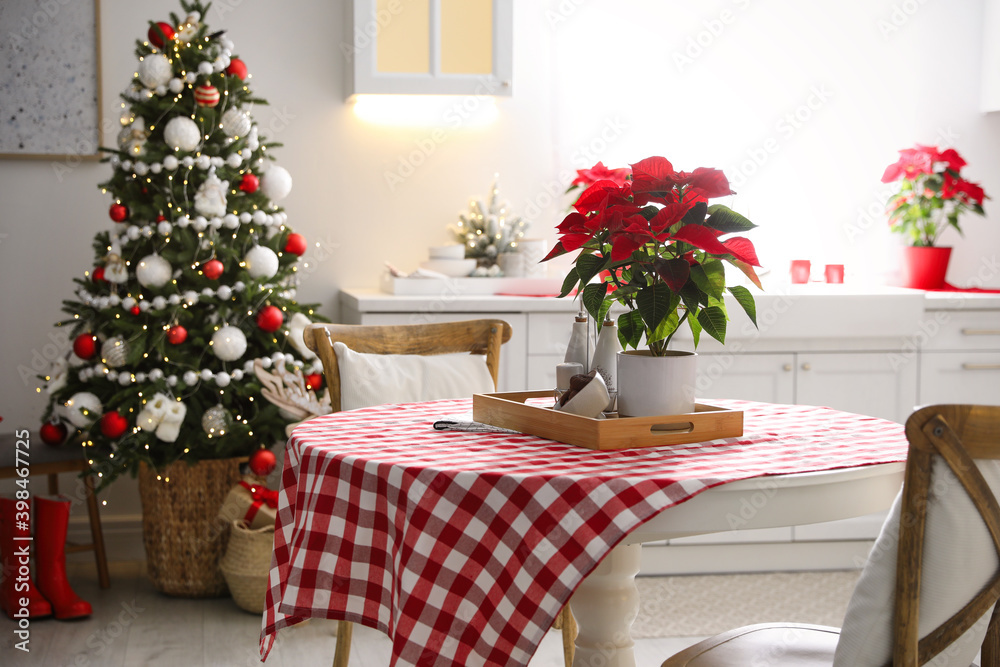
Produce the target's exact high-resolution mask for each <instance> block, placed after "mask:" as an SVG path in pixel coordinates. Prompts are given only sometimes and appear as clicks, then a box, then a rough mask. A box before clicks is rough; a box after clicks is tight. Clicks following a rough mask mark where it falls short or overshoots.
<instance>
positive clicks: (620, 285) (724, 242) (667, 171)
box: [545, 157, 760, 416]
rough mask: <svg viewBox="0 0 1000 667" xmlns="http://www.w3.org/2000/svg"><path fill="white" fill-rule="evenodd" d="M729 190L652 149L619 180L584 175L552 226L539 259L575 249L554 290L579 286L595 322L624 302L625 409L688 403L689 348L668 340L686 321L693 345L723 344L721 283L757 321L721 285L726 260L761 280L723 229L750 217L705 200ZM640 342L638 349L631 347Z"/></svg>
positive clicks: (717, 177) (744, 294) (636, 411)
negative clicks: (706, 339)
mask: <svg viewBox="0 0 1000 667" xmlns="http://www.w3.org/2000/svg"><path fill="white" fill-rule="evenodd" d="M600 166H601V167H602V169H603V165H600ZM729 194H733V193H732V190H731V189H730V187H729V181H728V180H727V179H726V177H725V175H724V174H723V173H722V172H721V171H719V170H718V169H707V168H698V169H695V170H694V171H693V172H679V171H675V170H674V167H673V165H672V164H671V163H670V162H669V161H668V160H667V159H666V158H663V157H650V158H646V159H645V160H642V161H641V162H637V163H635V164H633V165H631V169H630V174H629V176H628V177H627V178H625V179H615V180H597V181H596V182H594V183H592V184H591V185H590V186H589V187H587V189H586V190H584V192H583V193H582V194H581V195H580V197H579V199H578V200H577V201H576V203H575V204H574V205H573V209H574V210H573V211H571V212H570V213H569V214H568V215H567V216H566V218H565V219H564V220H563V221H562V223H560V224H559V226H558V230H559V237H560V238H559V241H558V242H557V243H556V245H555V247H554V248H553V250H552V252H550V253H549V254H548V256H547V257H546V258H545V259H546V260H548V259H552V258H554V257H558V256H560V255H563V254H566V253H569V252H574V251H577V250H579V251H580V252H579V254H578V255H577V257H576V259H575V260H574V262H573V266H572V268H571V269H570V271H569V273H568V274H567V276H566V278H565V280H564V281H563V285H562V290H561V292H560V296H566V295H568V294H570V293H571V292H573V290H574V289H577V290H578V291H579V294H580V298H581V300H582V303H583V305H584V307H585V308H586V309H587V311H588V312H589V313H590V315H591V316H592V317H593V318H594V320H595V321H597V322H602V321H603V320H604V317H605V315H606V314H607V313H608V311H609V310H610V308H611V306H612V304H614V303H615V302H617V303H619V304H621V305H623V306H624V307H625V312H623V313H622V314H621V315H620V316H619V317H618V332H619V333H618V335H619V338H620V340H621V342H622V345H623V347H625V348H626V349H625V351H623V352H620V353H619V357H618V384H619V390H618V391H619V393H618V411H619V413H620V414H621V415H623V416H646V415H669V414H682V413H685V412H692V411H693V410H694V384H695V376H694V372H695V355H694V353H691V352H683V351H677V350H671V349H669V345H670V342H671V339H672V338H673V336H674V335H675V334H676V333H677V331H679V330H680V329H681V327H682V326H683V325H685V323H686V325H687V326H688V327H689V328H690V330H691V334H692V336H693V337H694V345H695V348H697V346H698V342H699V340H700V337H701V334H702V332H705V333H707V334H708V335H710V336H711V337H712V338H715V339H716V340H718V341H719V342H721V343H725V339H726V323H727V321H728V319H729V317H728V314H727V312H726V304H725V300H724V296H725V293H726V292H727V291H728V292H729V293H730V294H731V295H732V296H733V298H735V299H736V301H737V302H738V303H739V304H740V306H742V308H743V309H744V310H745V311H746V313H747V315H748V316H749V317H750V320H751V321H753V322H754V324H755V325H756V306H755V304H754V299H753V295H752V294H751V293H750V290H749V289H747V288H746V287H744V286H742V285H731V286H727V285H726V274H725V268H724V265H725V264H726V263H728V264H730V265H732V266H735V267H736V268H737V269H739V270H740V271H742V272H743V273H744V274H745V275H746V276H747V278H748V279H749V280H750V281H751V282H752V283H753V284H754V285H756V286H757V287H758V288H759V287H760V280H759V279H758V277H757V274H756V272H755V271H754V267H756V266H760V264H759V262H758V260H757V253H756V250H755V249H754V246H753V243H752V242H751V241H750V240H749V239H747V238H745V237H743V236H730V235H731V234H738V233H741V232H747V231H749V230H751V229H753V228H754V227H756V225H755V224H754V223H752V222H750V221H749V220H748V219H746V218H745V217H743V216H742V215H740V214H738V213H736V212H734V211H732V210H731V209H729V208H728V207H726V206H723V205H721V204H715V205H711V206H710V205H709V204H708V201H709V200H710V199H714V198H717V197H722V196H725V195H729ZM723 237H727V238H723ZM595 278H596V279H597V280H596V281H595ZM644 340H645V345H646V349H644V350H639V345H640V343H642V342H643V341H644ZM628 348H632V349H631V350H629V349H628Z"/></svg>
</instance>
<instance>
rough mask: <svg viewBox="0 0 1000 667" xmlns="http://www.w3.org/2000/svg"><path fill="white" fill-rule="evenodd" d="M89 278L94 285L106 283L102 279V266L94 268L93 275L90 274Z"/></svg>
mask: <svg viewBox="0 0 1000 667" xmlns="http://www.w3.org/2000/svg"><path fill="white" fill-rule="evenodd" d="M90 277H91V278H92V279H93V281H94V282H95V283H106V282H108V281H107V280H105V278H104V267H103V266H95V267H94V271H93V273H91V274H90Z"/></svg>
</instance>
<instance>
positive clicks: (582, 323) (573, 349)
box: [563, 308, 595, 373]
mask: <svg viewBox="0 0 1000 667" xmlns="http://www.w3.org/2000/svg"><path fill="white" fill-rule="evenodd" d="M587 324H588V321H587V313H586V312H584V311H583V309H582V308H581V309H580V312H579V313H578V314H577V316H576V320H575V321H574V322H573V333H572V334H571V335H570V337H569V345H567V346H566V357H565V358H564V359H563V361H564V362H566V363H574V362H575V363H578V364H580V365H581V366H583V372H584V373H589V372H590V355H591V353H592V352H593V351H594V347H595V345H594V337H593V336H592V335H591V333H590V328H589V327H588V326H587Z"/></svg>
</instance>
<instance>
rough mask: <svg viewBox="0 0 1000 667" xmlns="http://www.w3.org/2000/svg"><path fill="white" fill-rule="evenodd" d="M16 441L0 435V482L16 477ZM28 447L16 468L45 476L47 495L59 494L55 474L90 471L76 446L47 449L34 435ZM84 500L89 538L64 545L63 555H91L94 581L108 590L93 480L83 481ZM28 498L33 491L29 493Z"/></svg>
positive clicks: (33, 434) (29, 440)
mask: <svg viewBox="0 0 1000 667" xmlns="http://www.w3.org/2000/svg"><path fill="white" fill-rule="evenodd" d="M17 440H18V438H17V437H15V434H13V433H5V434H3V435H0V479H12V478H17V477H19V475H18V472H17V470H18V467H19V462H18V460H17V451H16V450H17ZM28 442H29V443H30V445H31V447H30V449H29V450H28V452H27V454H28V457H27V458H22V460H21V462H20V465H21V466H22V467H24V466H23V464H24V463H25V462H27V463H28V466H27V469H28V474H29V476H30V477H34V476H36V475H47V476H48V493H49V495H52V496H54V495H58V494H59V473H63V472H75V473H80V472H83V471H85V470H89V469H90V465H89V464H88V463H87V459H86V458H84V456H83V448H82V447H80V446H79V443H77V444H75V445H74V444H73V443H71V442H67V443H65V444H64V445H62V446H61V447H50V446H49V445H46V444H44V443H42V439H41V438H40V437H39V436H38V434H37V433H32V434H31V435H30V437H29V439H28ZM83 488H84V500H85V501H86V503H87V513H88V515H89V518H90V538H91V541H90V542H89V543H86V544H71V543H69V542H67V543H66V553H76V552H78V551H93V552H94V560H95V561H96V565H97V579H98V582H99V583H100V586H101V588H109V587H110V586H111V578H110V576H109V574H108V558H107V554H106V553H105V551H104V532H103V531H102V529H101V513H100V510H99V508H98V505H97V496H96V495H95V494H94V478H93V477H91V476H90V475H87V476H85V477H84V478H83ZM31 492H32V494H37V491H35V490H34V489H32V491H31Z"/></svg>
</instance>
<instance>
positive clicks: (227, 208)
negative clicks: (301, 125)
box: [41, 0, 322, 486]
mask: <svg viewBox="0 0 1000 667" xmlns="http://www.w3.org/2000/svg"><path fill="white" fill-rule="evenodd" d="M181 6H182V8H183V10H184V13H185V16H184V17H183V18H181V17H178V16H176V15H171V17H170V18H171V21H170V22H169V23H167V22H150V27H149V31H148V39H147V40H140V41H139V42H137V46H136V56H137V58H138V64H137V71H136V73H135V78H134V79H133V81H132V82H131V83H130V84H129V85H128V87H127V88H126V89H125V91H124V92H123V93H122V96H121V97H122V105H121V108H122V116H121V124H122V130H121V133H120V134H119V136H118V147H117V150H116V149H110V148H109V149H105V150H106V151H107V153H108V157H107V159H106V161H107V162H108V163H109V164H110V166H111V168H112V174H111V177H110V178H109V179H108V180H107V181H106V182H105V183H102V184H101V186H100V187H101V188H102V191H104V192H107V193H108V194H109V195H110V198H111V202H110V211H109V213H110V217H111V220H112V221H113V223H112V227H113V228H112V229H110V230H109V231H102V232H100V233H99V234H97V236H96V238H95V240H94V244H93V249H94V268H93V270H92V271H88V272H86V274H85V277H84V278H80V279H77V280H76V283H77V288H76V291H75V296H74V298H72V299H70V300H67V301H64V302H63V310H64V312H66V313H67V314H68V315H69V316H70V317H69V319H67V320H65V321H63V322H61V323H60V326H62V327H71V328H72V333H71V335H70V338H71V339H72V340H73V352H72V353H71V354H70V355H69V356H68V357H67V358H66V359H65V360H63V361H61V362H59V363H57V364H56V365H55V367H54V368H52V370H51V371H50V373H49V374H48V375H47V376H45V377H44V378H43V379H44V381H45V390H46V391H47V392H48V394H49V396H50V402H49V405H48V408H47V409H46V412H45V415H44V417H43V420H44V423H43V425H42V431H41V435H42V438H43V439H44V440H45V441H46V442H47V443H49V444H59V443H63V442H67V441H68V442H71V443H73V444H74V445H78V444H81V443H82V446H83V447H85V448H86V451H87V455H88V458H89V459H91V460H92V461H93V468H94V470H95V472H96V473H97V474H99V475H100V476H101V478H102V486H103V485H106V484H107V483H109V482H110V481H111V480H113V479H115V478H116V477H117V476H118V475H120V474H121V473H123V472H131V473H132V474H133V475H134V474H135V472H136V470H137V468H138V465H139V462H140V461H145V462H147V463H148V464H150V465H153V466H157V467H158V466H163V465H165V464H168V463H171V462H174V461H177V460H188V461H198V460H203V459H218V458H227V457H233V456H245V455H249V454H251V453H252V452H254V450H256V449H258V448H260V447H269V446H271V445H273V444H274V443H275V442H278V441H281V440H283V439H284V437H285V432H284V429H285V426H286V424H287V422H288V421H290V420H289V419H288V418H286V417H283V416H282V414H281V413H279V410H278V408H277V407H275V406H274V405H272V404H271V403H269V402H267V401H266V400H263V399H262V397H261V386H260V383H259V382H258V380H257V378H256V376H255V375H254V372H253V370H254V362H255V361H257V362H258V364H259V365H261V366H263V367H264V368H273V367H278V368H280V369H282V370H301V371H302V372H303V373H306V374H307V377H308V378H309V380H310V384H311V385H312V386H313V387H316V385H318V384H319V383H321V381H322V380H321V377H322V376H321V375H318V374H320V373H321V372H322V365H321V364H320V362H319V361H318V360H317V359H316V357H315V356H314V355H313V354H312V353H311V352H310V351H309V350H307V349H305V348H304V346H303V344H302V334H301V329H302V327H303V326H304V325H305V324H308V323H309V321H310V320H311V319H312V313H313V311H312V309H311V308H310V307H308V306H301V305H299V304H297V303H296V302H295V300H294V299H295V288H296V284H297V277H296V263H297V262H298V260H299V256H300V255H302V254H303V253H304V252H305V250H306V242H305V240H304V239H303V237H302V236H300V235H299V234H295V233H293V232H292V231H291V230H290V229H289V228H288V226H287V225H286V224H285V222H286V217H287V216H286V214H285V212H284V210H283V209H282V208H281V207H280V206H278V205H277V204H276V203H275V202H277V201H279V200H281V199H283V198H284V197H285V196H286V195H288V193H289V191H290V189H291V177H290V176H289V174H288V172H287V171H286V170H285V169H283V168H282V167H280V166H277V165H275V164H273V163H272V161H273V158H272V157H271V155H270V149H271V148H273V147H275V146H277V144H270V145H268V144H267V143H266V142H265V138H264V137H263V136H260V135H259V134H258V128H257V124H256V123H255V121H254V119H253V116H252V115H251V108H252V107H253V105H258V104H265V102H264V101H263V100H260V99H258V98H255V97H254V96H253V93H252V92H251V89H250V85H249V80H250V75H249V73H248V70H247V66H246V65H245V64H244V63H243V62H242V61H241V60H240V59H239V58H237V57H235V55H234V53H235V52H234V47H233V43H232V42H231V41H230V40H229V39H228V38H227V37H226V35H225V33H224V32H222V31H219V32H212V31H211V30H209V28H208V26H206V25H205V24H204V23H203V22H202V19H203V18H204V17H205V16H206V12H207V11H208V8H209V5H203V4H202V3H201V2H197V1H194V2H185V1H183V0H182V2H181Z"/></svg>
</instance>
